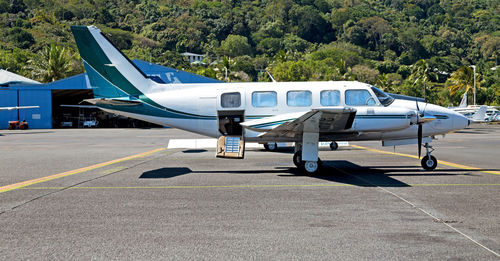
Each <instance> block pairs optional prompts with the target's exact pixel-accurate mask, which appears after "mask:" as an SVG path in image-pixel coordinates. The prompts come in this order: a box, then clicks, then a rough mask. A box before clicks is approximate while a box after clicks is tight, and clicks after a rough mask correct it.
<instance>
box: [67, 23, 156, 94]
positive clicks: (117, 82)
mask: <svg viewBox="0 0 500 261" xmlns="http://www.w3.org/2000/svg"><path fill="white" fill-rule="evenodd" d="M71 31H72V32H73V35H74V37H75V41H76V45H77V46H78V50H79V51H80V56H81V57H82V60H83V64H84V66H85V70H86V71H87V75H88V78H89V82H90V85H91V86H92V88H93V91H94V95H95V97H96V98H116V97H131V96H132V97H136V98H139V97H141V96H143V95H144V94H146V93H147V92H148V90H149V89H150V88H151V86H152V85H153V84H154V83H153V81H152V80H151V79H149V78H148V77H147V76H146V74H144V72H142V71H141V70H140V69H139V68H138V67H137V66H136V65H135V64H134V63H132V61H130V60H129V59H128V58H127V57H126V56H125V55H124V54H123V53H122V52H121V51H120V50H118V48H116V47H115V46H114V45H113V43H112V42H111V41H110V40H109V39H108V38H107V37H106V36H105V35H104V34H103V33H102V32H101V30H99V29H98V28H97V27H95V26H72V27H71Z"/></svg>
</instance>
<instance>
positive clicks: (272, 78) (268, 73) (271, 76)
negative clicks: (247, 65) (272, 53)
mask: <svg viewBox="0 0 500 261" xmlns="http://www.w3.org/2000/svg"><path fill="white" fill-rule="evenodd" d="M266 73H267V75H269V77H270V78H271V80H272V81H273V82H276V80H275V79H274V77H273V75H272V74H271V73H270V72H269V71H268V70H266Z"/></svg>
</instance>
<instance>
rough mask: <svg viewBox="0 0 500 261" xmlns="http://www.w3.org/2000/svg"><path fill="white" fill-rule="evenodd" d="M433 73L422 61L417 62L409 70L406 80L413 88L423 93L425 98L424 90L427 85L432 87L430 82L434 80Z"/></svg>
mask: <svg viewBox="0 0 500 261" xmlns="http://www.w3.org/2000/svg"><path fill="white" fill-rule="evenodd" d="M435 78H436V77H435V73H434V72H432V71H431V70H430V68H429V65H428V64H427V62H426V61H425V60H424V59H420V60H418V61H417V62H416V63H415V64H413V66H412V68H411V74H410V77H409V78H408V79H409V80H410V81H411V83H412V84H413V86H415V87H420V88H422V89H423V91H424V98H427V97H426V96H427V94H426V89H427V86H428V84H429V85H431V86H432V84H431V81H432V79H435Z"/></svg>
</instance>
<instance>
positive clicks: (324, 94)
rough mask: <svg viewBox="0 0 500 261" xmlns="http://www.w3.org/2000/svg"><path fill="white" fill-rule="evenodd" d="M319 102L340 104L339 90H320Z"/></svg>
mask: <svg viewBox="0 0 500 261" xmlns="http://www.w3.org/2000/svg"><path fill="white" fill-rule="evenodd" d="M320 103H321V105H322V106H337V105H339V104H340V92H339V91H337V90H327V91H321V93H320Z"/></svg>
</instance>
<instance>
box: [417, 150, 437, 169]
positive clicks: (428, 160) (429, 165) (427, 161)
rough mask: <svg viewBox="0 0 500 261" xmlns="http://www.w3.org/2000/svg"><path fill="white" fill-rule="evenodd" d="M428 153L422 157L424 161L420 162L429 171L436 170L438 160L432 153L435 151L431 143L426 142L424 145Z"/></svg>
mask: <svg viewBox="0 0 500 261" xmlns="http://www.w3.org/2000/svg"><path fill="white" fill-rule="evenodd" d="M424 147H425V149H426V151H427V153H426V155H425V156H424V157H423V158H422V161H421V162H420V163H421V165H422V168H424V169H425V170H427V171H431V170H434V169H435V168H436V167H437V164H438V161H437V159H436V157H434V156H432V155H431V153H432V152H433V151H434V149H433V148H432V146H431V145H429V143H426V144H425V145H424Z"/></svg>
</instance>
